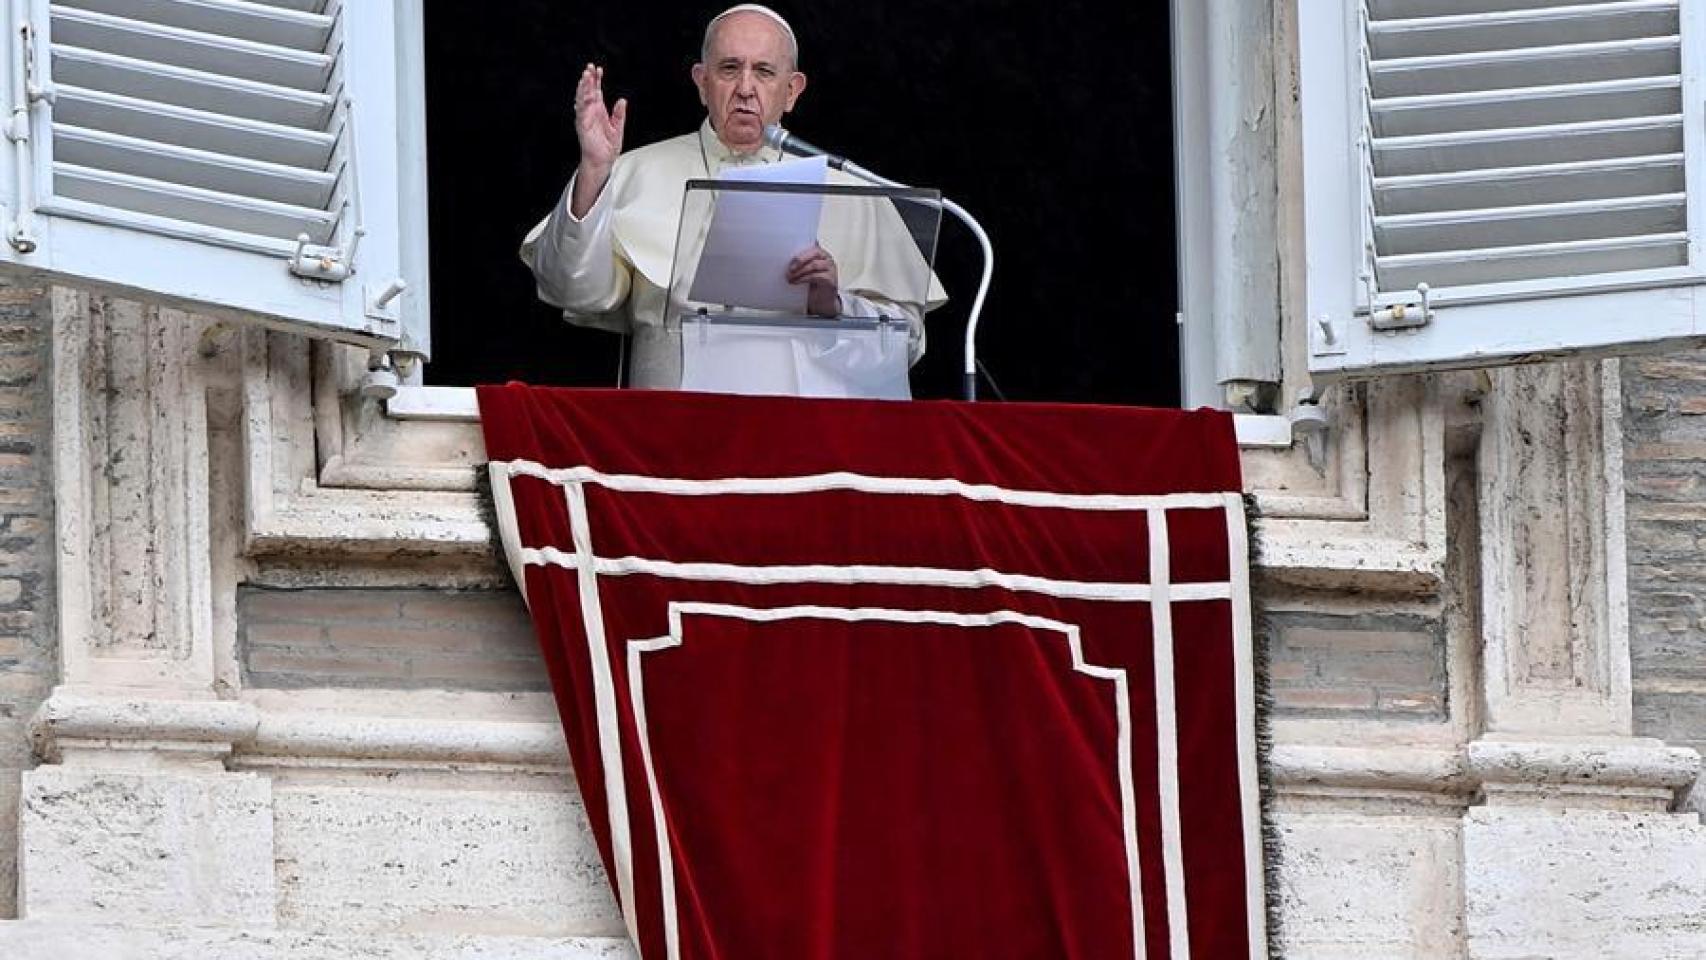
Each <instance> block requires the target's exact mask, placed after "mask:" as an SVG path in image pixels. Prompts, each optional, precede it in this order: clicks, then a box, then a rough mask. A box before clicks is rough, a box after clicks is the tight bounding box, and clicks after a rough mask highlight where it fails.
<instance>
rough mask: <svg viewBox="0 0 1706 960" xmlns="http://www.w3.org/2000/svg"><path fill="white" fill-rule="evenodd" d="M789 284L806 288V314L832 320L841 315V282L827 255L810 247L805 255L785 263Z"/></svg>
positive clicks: (819, 249) (814, 246)
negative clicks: (803, 285) (801, 285)
mask: <svg viewBox="0 0 1706 960" xmlns="http://www.w3.org/2000/svg"><path fill="white" fill-rule="evenodd" d="M788 282H789V283H792V284H801V283H803V284H806V285H807V288H806V312H807V313H810V314H811V315H812V316H816V317H835V316H838V315H840V313H841V278H840V275H839V274H838V273H837V271H836V268H835V258H834V257H832V256H830V255H829V251H827V250H825V249H824V248H822V247H820V246H818V245H817V244H815V243H814V244H812V245H811V247H810V248H809V249H807V250H806V251H805V252H804V253H802V254H800V255H799V256H797V257H795V258H794V259H792V260H790V261H788Z"/></svg>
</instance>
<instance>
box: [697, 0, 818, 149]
mask: <svg viewBox="0 0 1706 960" xmlns="http://www.w3.org/2000/svg"><path fill="white" fill-rule="evenodd" d="M693 82H694V84H695V85H697V86H698V87H699V102H700V103H703V104H704V105H705V111H706V113H708V114H710V117H711V127H712V128H713V129H715V130H716V131H717V136H718V137H719V138H720V139H721V140H722V141H723V143H725V144H727V145H728V147H729V149H731V150H733V151H735V152H737V153H751V152H752V151H754V150H757V149H758V148H759V147H761V146H763V145H764V127H765V125H766V124H771V123H777V122H779V121H780V120H781V119H782V114H784V113H787V112H788V111H789V110H792V109H793V108H794V101H795V100H798V99H799V96H800V91H802V90H804V89H805V88H806V75H805V74H803V73H800V72H799V71H797V70H795V69H794V62H793V58H792V57H790V56H789V55H788V37H787V35H786V34H784V33H783V32H782V28H781V27H779V26H777V25H776V24H775V23H774V22H772V21H771V20H770V18H769V17H766V16H764V15H763V14H758V13H748V12H742V13H735V14H730V15H729V16H727V17H725V18H723V20H722V21H721V22H719V23H718V24H717V28H716V32H715V33H714V34H713V35H712V37H711V46H710V49H709V51H708V52H707V55H706V57H705V62H704V63H696V64H694V65H693Z"/></svg>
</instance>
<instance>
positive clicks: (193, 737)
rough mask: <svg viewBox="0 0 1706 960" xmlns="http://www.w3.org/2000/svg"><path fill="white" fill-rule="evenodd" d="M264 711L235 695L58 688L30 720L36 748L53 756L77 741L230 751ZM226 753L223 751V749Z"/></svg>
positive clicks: (245, 737) (247, 735)
mask: <svg viewBox="0 0 1706 960" xmlns="http://www.w3.org/2000/svg"><path fill="white" fill-rule="evenodd" d="M259 722H260V712H259V711H258V710H256V709H255V708H254V707H252V706H250V705H249V704H246V703H241V702H238V701H234V700H167V699H149V698H145V697H140V696H136V695H128V696H99V695H93V694H86V693H78V692H72V691H68V690H66V689H64V688H61V689H59V690H55V691H54V692H53V694H52V695H51V696H49V697H48V698H47V699H46V700H44V701H43V702H42V705H41V706H40V707H39V708H38V709H37V710H36V713H35V716H34V718H32V719H31V721H30V734H31V736H32V738H33V739H34V740H35V742H36V749H37V752H39V753H40V754H41V755H42V756H43V757H45V758H47V759H49V760H57V759H59V758H60V754H61V746H62V745H67V744H70V743H72V742H75V741H91V742H109V743H136V742H140V741H152V742H157V743H163V744H175V745H180V746H182V745H189V744H202V745H209V746H212V747H214V748H216V749H217V748H223V750H229V748H230V746H231V745H232V744H234V743H239V742H242V741H245V740H248V739H249V738H250V737H252V736H254V733H255V728H256V726H257V725H258V724H259ZM219 752H223V751H219Z"/></svg>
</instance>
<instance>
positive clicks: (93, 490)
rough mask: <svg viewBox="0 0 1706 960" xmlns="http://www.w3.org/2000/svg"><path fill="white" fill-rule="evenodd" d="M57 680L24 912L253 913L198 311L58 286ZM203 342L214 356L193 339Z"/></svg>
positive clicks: (264, 846) (251, 916)
mask: <svg viewBox="0 0 1706 960" xmlns="http://www.w3.org/2000/svg"><path fill="white" fill-rule="evenodd" d="M53 327H54V330H53V344H54V353H53V396H54V401H53V403H54V455H55V464H54V469H55V490H56V495H57V508H58V509H57V512H56V526H57V531H56V532H57V536H58V575H59V626H60V645H61V683H60V685H59V686H58V687H57V688H56V689H55V690H54V692H53V694H52V695H51V696H50V697H49V698H48V700H47V701H46V702H45V703H44V704H43V705H42V707H41V709H40V710H39V711H38V713H37V714H36V717H35V720H34V724H33V726H34V735H35V738H36V741H37V749H38V753H40V755H41V756H42V758H43V759H44V760H46V761H48V762H47V763H46V764H44V765H43V766H40V767H38V768H37V769H35V770H33V771H31V772H30V773H29V774H27V775H26V777H25V781H24V785H23V798H22V805H21V806H22V810H21V817H20V851H19V861H20V862H19V914H20V916H21V917H22V918H23V919H25V920H38V919H46V920H56V921H64V920H73V921H77V922H93V923H107V922H119V923H146V924H150V925H166V924H194V925H203V924H213V925H227V924H229V925H242V926H250V927H252V926H255V925H257V924H259V925H268V924H271V923H272V922H273V913H274V907H273V901H274V896H273V865H272V819H271V793H270V787H269V784H268V782H267V781H266V780H264V779H262V778H259V777H257V776H255V775H253V774H235V773H230V772H227V770H226V768H225V764H224V758H225V757H226V756H228V755H229V754H230V753H231V749H232V745H233V744H234V743H239V742H242V741H244V740H247V739H248V738H250V737H252V736H253V733H254V729H255V726H256V717H255V713H254V710H253V709H252V708H251V707H249V706H247V705H246V704H242V703H240V702H237V701H235V700H232V699H224V698H222V694H230V693H231V691H228V690H223V689H222V688H223V687H224V684H221V683H220V682H219V681H218V670H217V669H216V662H217V660H218V657H217V655H216V638H215V636H214V629H213V615H212V613H213V607H212V592H213V586H212V574H211V569H210V549H211V538H210V536H209V523H210V516H209V510H208V436H207V427H206V389H207V375H208V369H209V362H208V360H207V359H206V357H204V349H203V346H204V344H205V343H206V342H208V341H207V339H206V335H207V334H208V332H209V324H208V321H205V320H201V319H199V318H196V317H192V316H189V315H187V314H184V313H181V312H177V311H172V310H166V309H160V308H155V307H144V306H142V305H139V304H136V303H132V302H127V301H121V300H116V299H107V298H104V297H94V296H89V295H86V294H82V293H77V292H74V291H70V290H65V289H60V290H56V291H55V294H54V302H53ZM205 352H208V353H211V351H205Z"/></svg>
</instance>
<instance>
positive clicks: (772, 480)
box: [505, 460, 1226, 511]
mask: <svg viewBox="0 0 1706 960" xmlns="http://www.w3.org/2000/svg"><path fill="white" fill-rule="evenodd" d="M505 466H506V468H507V469H508V470H509V471H510V473H511V474H518V475H521V476H526V477H536V478H538V479H540V480H544V481H547V482H549V483H555V484H558V485H562V486H567V485H570V484H577V483H590V484H593V485H595V486H600V487H605V488H607V489H610V490H618V491H621V492H624V493H663V494H673V495H675V496H683V497H711V496H723V495H729V494H745V495H772V494H795V493H821V492H824V491H828V490H852V491H857V492H859V493H878V494H906V495H910V496H938V497H962V498H964V499H967V500H976V501H982V502H992V503H1006V504H1012V505H1013V506H1020V507H1051V508H1065V509H1070V510H1094V511H1110V510H1112V511H1119V510H1130V511H1136V510H1154V509H1163V510H1188V509H1193V508H1194V509H1199V510H1200V509H1207V508H1211V507H1222V506H1225V505H1226V494H1224V493H1166V494H1152V495H1145V494H1125V493H1052V492H1049V491H1046V490H1010V489H1008V488H1006V487H998V486H995V485H993V484H988V483H966V482H964V481H962V480H952V479H946V478H942V479H929V478H925V477H873V476H869V475H867V474H862V473H847V472H844V471H837V472H834V473H817V474H810V475H807V476H799V477H723V478H718V479H715V480H683V479H680V478H677V477H644V476H636V475H633V474H623V473H605V472H603V471H600V470H594V469H593V468H592V467H560V468H555V469H553V468H551V467H547V466H545V465H544V464H541V463H537V462H535V461H532V460H510V461H506V462H505Z"/></svg>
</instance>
